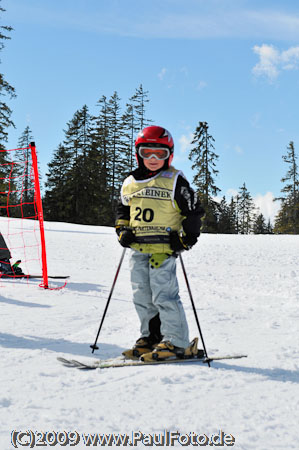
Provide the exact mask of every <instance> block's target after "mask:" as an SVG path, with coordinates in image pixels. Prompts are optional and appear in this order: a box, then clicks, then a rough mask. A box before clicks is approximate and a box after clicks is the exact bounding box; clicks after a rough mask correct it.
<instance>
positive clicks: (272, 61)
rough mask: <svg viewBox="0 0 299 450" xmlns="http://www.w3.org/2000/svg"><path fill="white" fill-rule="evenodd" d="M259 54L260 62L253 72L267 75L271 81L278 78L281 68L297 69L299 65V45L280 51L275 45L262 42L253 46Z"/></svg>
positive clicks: (257, 74) (258, 74)
mask: <svg viewBox="0 0 299 450" xmlns="http://www.w3.org/2000/svg"><path fill="white" fill-rule="evenodd" d="M253 51H254V53H256V54H257V55H258V56H259V62H258V63H257V64H256V65H255V66H254V68H253V69H252V72H253V73H254V75H256V76H265V77H266V78H268V79H269V80H270V81H273V80H274V79H275V78H277V76H278V74H279V73H280V71H281V70H295V69H297V68H298V67H299V46H297V47H290V48H289V49H287V50H283V51H279V50H278V49H277V48H275V47H274V46H273V45H268V44H262V45H261V46H258V45H255V46H254V47H253Z"/></svg>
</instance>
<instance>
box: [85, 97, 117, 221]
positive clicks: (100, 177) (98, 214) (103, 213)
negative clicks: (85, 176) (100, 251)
mask: <svg viewBox="0 0 299 450" xmlns="http://www.w3.org/2000/svg"><path fill="white" fill-rule="evenodd" d="M97 105H98V106H99V107H100V111H99V113H98V115H97V116H94V117H92V127H91V139H92V150H91V153H90V157H91V160H92V161H93V163H92V165H91V167H92V168H93V174H94V175H92V174H91V175H90V176H91V180H92V183H93V187H92V195H93V196H95V197H96V199H95V201H94V202H93V205H94V207H93V210H94V215H95V219H94V220H95V222H94V223H97V224H102V225H112V224H113V214H112V207H111V185H110V172H111V163H110V154H109V152H110V142H111V129H110V122H109V120H110V119H109V112H108V111H109V110H108V108H109V105H108V101H107V97H106V96H105V95H103V96H102V97H101V98H100V99H99V100H98V102H97ZM96 203H97V205H96Z"/></svg>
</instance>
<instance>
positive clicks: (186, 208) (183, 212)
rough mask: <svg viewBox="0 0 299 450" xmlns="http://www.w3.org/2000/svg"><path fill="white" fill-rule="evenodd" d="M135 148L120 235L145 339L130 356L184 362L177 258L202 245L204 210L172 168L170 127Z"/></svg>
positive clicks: (155, 130)
mask: <svg viewBox="0 0 299 450" xmlns="http://www.w3.org/2000/svg"><path fill="white" fill-rule="evenodd" d="M135 149H136V158H137V162H138V168H137V169H136V170H134V171H133V172H131V174H130V175H129V176H128V177H127V178H126V179H125V181H124V183H123V185H122V189H121V199H120V202H119V204H118V208H117V217H116V232H117V234H118V237H119V243H120V244H121V245H122V246H123V247H131V249H132V252H131V255H130V270H131V283H132V289H133V301H134V305H135V308H136V312H137V314H138V316H139V319H140V324H141V326H140V332H141V336H140V338H139V339H138V340H137V341H136V344H135V345H134V347H133V349H131V350H128V351H125V352H124V355H125V356H127V357H139V356H141V355H142V359H143V360H147V361H150V360H164V359H168V358H177V357H179V358H183V357H184V356H186V355H188V350H186V349H188V346H189V332H188V325H187V321H186V316H185V312H184V309H183V306H182V303H181V300H180V297H179V287H178V281H177V277H176V256H177V253H178V252H181V251H183V250H189V249H190V248H191V247H192V246H193V245H194V244H195V243H196V242H197V238H198V236H199V234H200V228H201V218H202V217H203V215H204V210H203V208H202V206H201V204H200V201H199V199H198V198H197V196H196V194H195V193H194V191H193V190H192V188H191V187H190V185H189V183H188V181H187V180H186V179H185V177H184V175H183V173H182V172H181V171H179V170H177V169H175V168H174V167H173V166H171V161H172V159H173V151H174V143H173V139H172V136H171V134H170V133H169V132H168V131H167V130H166V129H165V128H162V127H159V126H149V127H146V128H144V129H143V130H142V131H141V132H140V133H139V134H138V136H137V139H136V141H135ZM189 349H190V347H189Z"/></svg>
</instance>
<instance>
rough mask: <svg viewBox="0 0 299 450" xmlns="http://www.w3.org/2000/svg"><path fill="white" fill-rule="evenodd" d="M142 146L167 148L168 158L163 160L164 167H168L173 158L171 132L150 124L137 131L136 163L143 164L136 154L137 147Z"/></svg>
mask: <svg viewBox="0 0 299 450" xmlns="http://www.w3.org/2000/svg"><path fill="white" fill-rule="evenodd" d="M140 146H142V147H165V148H168V150H169V153H170V155H169V158H168V159H167V160H166V161H165V168H168V167H169V166H170V164H171V161H172V159H173V151H174V142H173V139H172V136H171V134H170V133H169V131H167V130H166V129H165V128H163V127H159V126H156V125H151V126H149V127H146V128H144V129H143V130H141V131H140V132H139V133H138V136H137V138H136V141H135V149H136V159H137V162H138V165H139V166H141V165H143V162H142V161H141V160H142V158H140V156H139V155H138V148H139V147H140Z"/></svg>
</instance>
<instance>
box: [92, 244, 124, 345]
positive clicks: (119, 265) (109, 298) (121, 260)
mask: <svg viewBox="0 0 299 450" xmlns="http://www.w3.org/2000/svg"><path fill="white" fill-rule="evenodd" d="M125 253H126V248H124V249H123V252H122V255H121V257H120V261H119V264H118V267H117V271H116V274H115V277H114V280H113V283H112V286H111V289H110V293H109V297H108V300H107V303H106V306H105V309H104V313H103V317H102V320H101V323H100V326H99V330H98V334H97V337H96V340H95V341H94V344H93V345H91V346H90V347H91V348H92V352H91V353H93V352H94V351H95V350H98V349H99V347H98V346H97V342H98V338H99V335H100V332H101V328H102V325H103V323H104V319H105V316H106V313H107V309H108V306H109V303H110V300H111V297H112V294H113V290H114V286H115V284H116V280H117V278H118V274H119V271H120V268H121V265H122V262H123V259H124V256H125Z"/></svg>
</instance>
